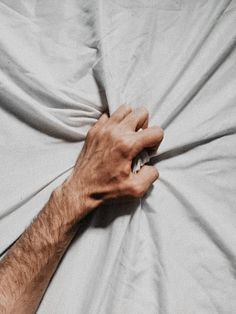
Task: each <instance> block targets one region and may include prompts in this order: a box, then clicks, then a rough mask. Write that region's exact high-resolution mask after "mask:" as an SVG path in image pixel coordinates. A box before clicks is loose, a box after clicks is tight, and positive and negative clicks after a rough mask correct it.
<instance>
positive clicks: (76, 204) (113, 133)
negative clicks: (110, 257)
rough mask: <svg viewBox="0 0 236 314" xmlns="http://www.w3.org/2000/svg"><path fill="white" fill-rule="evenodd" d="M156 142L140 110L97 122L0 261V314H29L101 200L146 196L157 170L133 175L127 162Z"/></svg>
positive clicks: (158, 133) (156, 133) (158, 137)
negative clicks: (68, 170) (57, 184)
mask: <svg viewBox="0 0 236 314" xmlns="http://www.w3.org/2000/svg"><path fill="white" fill-rule="evenodd" d="M139 129H142V132H137V131H138V130H139ZM162 138H163V130H162V129H160V128H159V127H152V128H148V113H147V111H146V110H145V109H144V108H143V109H141V108H140V109H139V110H138V109H137V110H136V111H132V108H131V107H130V106H125V105H124V106H121V107H120V108H118V109H117V110H116V111H115V112H114V113H113V114H112V115H111V117H110V118H108V116H107V115H106V114H103V115H102V116H101V117H100V118H99V120H98V122H97V123H96V124H95V125H94V126H93V127H92V128H91V129H90V130H89V132H88V135H87V137H86V141H85V144H84V146H83V149H82V151H81V153H80V155H79V158H78V160H77V161H76V164H75V167H74V170H73V173H72V174H71V176H70V177H69V178H68V179H67V180H66V181H65V183H64V184H63V185H62V186H60V187H59V188H57V189H56V191H55V192H54V193H53V194H52V196H51V198H50V200H49V201H48V203H47V204H46V205H45V207H44V208H43V209H42V211H41V212H40V214H39V215H38V217H37V218H36V219H35V220H34V221H33V223H32V224H31V225H30V227H29V228H28V229H27V230H26V231H25V232H24V233H23V234H22V236H21V237H20V239H19V240H17V241H16V243H15V244H14V245H13V246H12V248H11V249H10V250H9V252H8V253H7V255H6V256H5V257H4V259H3V260H2V261H1V262H0V312H1V313H19V314H21V313H24V314H27V313H34V312H35V310H36V309H37V307H38V305H39V303H40V300H41V298H42V296H43V294H44V292H45V290H46V287H47V286H48V283H49V281H50V279H51V277H52V275H53V273H54V271H55V270H56V267H57V265H58V263H59V261H60V259H61V257H62V256H63V254H64V253H65V251H66V249H67V247H68V245H69V244H70V242H71V240H72V238H73V236H74V234H75V232H76V225H77V222H78V221H80V220H81V218H83V217H84V216H85V215H87V214H88V213H89V212H90V211H91V210H93V209H94V208H96V207H97V206H98V205H100V204H103V203H104V202H105V201H106V200H109V199H114V198H119V197H126V196H129V197H130V196H131V197H142V196H143V195H144V194H145V193H146V191H147V190H148V189H149V187H150V186H151V184H152V183H153V182H154V181H155V180H156V179H157V178H158V171H157V169H156V168H155V167H152V166H143V167H142V168H141V169H140V171H139V172H138V173H133V172H132V160H133V158H134V157H135V156H137V155H138V154H139V153H140V152H141V151H142V150H143V149H144V148H154V147H155V149H157V147H158V146H159V145H160V142H161V141H162ZM80 253H81V254H83V252H80Z"/></svg>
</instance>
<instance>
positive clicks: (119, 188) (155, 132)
mask: <svg viewBox="0 0 236 314" xmlns="http://www.w3.org/2000/svg"><path fill="white" fill-rule="evenodd" d="M141 128H142V129H143V130H142V131H140V132H137V131H138V130H139V129H141ZM162 139H163V130H162V129H161V128H160V127H158V126H155V127H150V128H148V112H147V110H146V109H144V108H138V109H136V110H132V108H131V107H130V106H128V105H122V106H120V107H119V108H118V109H117V110H116V111H115V112H114V113H113V114H112V115H111V117H110V118H108V116H107V114H103V115H102V116H101V117H100V119H99V120H98V122H97V123H96V124H95V125H94V126H93V127H92V128H91V129H90V130H89V132H88V135H87V138H86V141H85V144H84V147H83V149H82V151H81V153H80V155H79V158H78V160H77V162H76V165H75V168H74V171H73V173H72V175H71V176H70V177H69V178H68V180H67V181H66V182H65V183H64V189H66V193H67V194H68V198H67V201H68V203H70V204H71V202H73V206H72V204H71V205H70V207H73V208H76V206H75V202H77V203H78V204H81V202H82V203H83V206H82V208H83V211H84V212H85V213H83V214H86V213H87V212H88V211H90V210H91V209H93V208H95V207H97V206H98V205H100V204H101V203H103V202H104V201H105V200H107V199H112V198H118V197H123V196H132V197H142V196H143V195H144V194H145V193H146V192H147V190H148V189H149V187H150V186H151V184H152V183H153V182H154V181H155V180H156V179H157V178H158V176H159V174H158V171H157V169H156V168H155V167H154V166H147V165H145V166H143V167H142V168H141V170H140V171H139V172H138V173H133V172H132V169H131V166H132V160H133V158H134V157H135V156H136V155H137V154H138V153H139V152H140V151H142V150H143V149H144V148H150V147H158V146H159V145H160V143H161V141H162ZM66 193H64V195H65V194H66ZM78 211H79V213H77V214H79V215H81V206H80V210H78Z"/></svg>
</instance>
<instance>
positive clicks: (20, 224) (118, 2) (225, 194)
mask: <svg viewBox="0 0 236 314" xmlns="http://www.w3.org/2000/svg"><path fill="white" fill-rule="evenodd" d="M0 26H1V27H0V53H1V58H0V158H1V162H0V175H1V181H0V182H1V185H0V199H1V203H0V239H1V240H0V252H2V253H4V252H6V251H7V249H8V248H9V247H10V246H11V244H12V243H13V242H14V241H15V240H16V239H17V238H18V237H19V236H20V234H21V233H22V232H23V230H24V229H25V228H26V227H27V226H28V225H29V224H30V222H31V221H32V219H33V217H34V216H35V215H36V214H37V213H38V212H39V211H40V210H41V208H42V207H43V205H44V204H45V203H46V201H47V200H48V198H49V196H50V194H51V192H52V191H53V190H54V188H55V187H56V186H58V185H59V184H61V183H62V182H63V181H64V180H65V178H66V177H67V176H68V175H69V174H70V172H71V169H72V168H73V166H74V163H75V161H76V159H77V156H78V154H79V152H80V150H81V148H82V145H83V142H84V140H85V137H86V134H87V131H88V129H89V127H90V126H91V125H93V124H94V123H95V122H96V121H97V119H98V118H99V116H100V115H101V113H102V112H104V111H109V113H110V114H111V113H112V112H114V110H115V109H116V108H117V107H118V106H119V105H120V104H122V103H128V104H130V105H132V106H133V107H134V108H135V107H138V106H141V105H144V106H146V108H147V109H148V111H149V113H150V122H149V125H160V126H161V127H162V128H163V129H164V131H165V137H164V140H163V142H162V144H161V146H160V149H159V151H158V153H157V154H155V156H152V157H151V156H149V155H148V156H147V155H146V157H147V158H148V159H150V160H148V163H149V164H152V165H155V166H156V167H157V168H158V170H159V172H160V178H159V180H157V181H156V182H155V183H154V184H153V186H152V187H151V189H150V190H149V192H148V193H147V194H146V196H145V197H144V198H142V199H139V200H134V201H131V200H130V201H119V200H117V201H111V202H109V203H107V204H106V205H104V206H102V207H99V208H97V209H96V210H95V211H94V212H93V213H92V214H91V215H89V216H88V217H87V218H86V219H84V220H83V221H81V223H80V226H79V229H78V234H77V236H76V238H75V239H74V241H73V242H72V244H71V246H70V247H69V249H68V251H67V253H66V254H65V256H64V258H63V260H62V262H61V263H60V265H59V267H58V269H57V271H56V273H55V275H54V277H53V279H52V281H51V282H50V285H49V287H48V289H47V291H46V293H45V295H44V298H43V300H42V302H41V304H40V307H39V309H38V313H50V314H52V313H57V314H60V313H63V314H64V313H70V314H73V313H86V314H106V313H107V314H121V313H122V314H126V313H129V314H143V313H148V314H157V313H160V314H167V313H168V314H180V313H181V314H183V313H184V314H189V313H191V314H194V313H201V314H212V313H235V312H236V277H235V273H236V207H235V206H236V205H235V204H236V193H235V191H236V162H235V161H236V145H235V142H236V135H235V133H236V49H235V46H236V1H235V0H231V1H230V0H199V1H194V0H136V1H134V0H106V1H101V0H98V1H95V0H67V1H56V0H47V1H45V0H1V1H0ZM149 157H150V158H149ZM139 162H140V159H139ZM143 162H144V163H146V161H145V160H144V161H142V162H141V164H142V163H143Z"/></svg>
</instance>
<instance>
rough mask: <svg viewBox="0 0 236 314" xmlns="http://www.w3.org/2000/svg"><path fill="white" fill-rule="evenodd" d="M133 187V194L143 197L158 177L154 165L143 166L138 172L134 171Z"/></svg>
mask: <svg viewBox="0 0 236 314" xmlns="http://www.w3.org/2000/svg"><path fill="white" fill-rule="evenodd" d="M133 176H134V178H133V179H134V182H135V187H134V189H133V193H132V194H133V196H135V197H143V196H144V194H145V193H146V192H147V191H148V189H149V188H150V186H151V185H152V184H153V182H155V181H156V179H157V178H158V177H159V173H158V171H157V169H156V168H155V167H154V166H147V165H145V166H143V167H142V168H141V169H140V171H139V172H138V173H134V174H133Z"/></svg>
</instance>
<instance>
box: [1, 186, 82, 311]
mask: <svg viewBox="0 0 236 314" xmlns="http://www.w3.org/2000/svg"><path fill="white" fill-rule="evenodd" d="M59 190H60V189H57V191H56V192H54V193H53V194H52V196H51V197H50V199H49V201H48V203H47V204H46V205H45V207H44V208H43V209H42V211H41V212H40V213H39V215H38V217H37V218H36V219H35V220H34V221H33V223H32V224H31V225H30V226H29V228H27V230H26V231H25V232H24V233H23V234H22V236H21V237H20V239H19V240H18V241H17V242H16V243H15V245H14V246H13V247H12V248H11V249H10V250H9V252H8V253H7V254H6V256H5V257H4V258H3V260H2V261H1V262H0V297H1V299H0V312H1V313H19V314H20V313H24V314H26V313H34V312H35V311H36V309H37V307H38V305H39V303H40V300H41V298H42V296H43V294H44V292H45V290H46V288H47V286H48V283H49V281H50V279H51V277H52V275H53V273H54V272H55V270H56V268H57V266H58V263H59V261H60V259H61V257H62V256H63V254H64V252H65V251H66V249H67V247H68V245H69V244H70V242H71V240H72V238H73V236H74V234H75V232H76V222H77V221H78V220H79V218H80V217H79V216H80V215H77V217H75V215H74V209H73V208H63V206H65V205H64V202H63V196H62V194H63V193H61V191H59ZM77 203H78V202H77ZM77 210H78V208H77ZM80 212H81V217H82V216H83V214H82V213H83V212H84V210H82V208H81V211H80Z"/></svg>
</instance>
